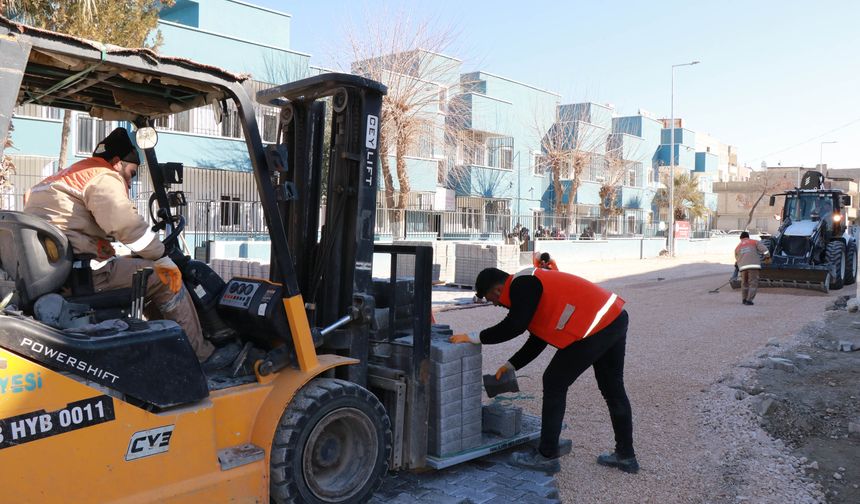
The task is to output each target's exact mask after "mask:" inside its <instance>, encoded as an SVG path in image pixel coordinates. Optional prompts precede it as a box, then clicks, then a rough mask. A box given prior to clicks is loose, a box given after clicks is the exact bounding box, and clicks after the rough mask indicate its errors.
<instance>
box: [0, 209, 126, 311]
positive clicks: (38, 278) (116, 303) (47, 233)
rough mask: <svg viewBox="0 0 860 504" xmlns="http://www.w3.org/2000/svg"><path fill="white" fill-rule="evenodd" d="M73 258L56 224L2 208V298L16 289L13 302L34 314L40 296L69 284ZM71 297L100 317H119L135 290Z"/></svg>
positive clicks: (83, 294)
mask: <svg viewBox="0 0 860 504" xmlns="http://www.w3.org/2000/svg"><path fill="white" fill-rule="evenodd" d="M73 261H74V259H73V256H72V248H71V246H70V245H69V240H68V238H66V235H65V234H63V232H62V231H60V230H59V229H57V227H56V226H54V225H53V224H50V223H49V222H47V221H45V220H44V219H41V218H39V217H36V216H35V215H29V214H26V213H23V212H13V211H0V299H3V298H5V297H6V296H7V295H8V294H9V293H10V292H12V293H13V296H12V302H13V303H15V304H16V305H17V306H18V308H20V309H21V310H23V311H24V312H26V313H32V309H33V305H34V304H35V302H36V300H37V299H39V297H41V296H43V295H45V294H50V293H52V292H57V291H59V290H60V289H61V288H62V287H63V285H65V284H66V282H67V280H68V279H69V276H70V274H71V273H72V263H73ZM68 298H69V300H70V301H73V302H75V303H83V304H87V305H90V307H91V308H93V309H94V310H96V318H97V319H100V320H104V319H106V318H118V317H116V316H121V315H120V314H121V313H122V310H123V309H125V310H127V309H128V307H129V306H130V305H131V289H118V290H113V291H105V292H99V293H92V292H89V293H77V292H73V293H72V295H71V296H68ZM100 311H103V312H102V313H99V312H100ZM112 315H116V316H115V317H111V316H112Z"/></svg>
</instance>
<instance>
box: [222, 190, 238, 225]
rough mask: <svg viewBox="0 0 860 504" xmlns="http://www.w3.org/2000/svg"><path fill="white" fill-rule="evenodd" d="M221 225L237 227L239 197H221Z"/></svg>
mask: <svg viewBox="0 0 860 504" xmlns="http://www.w3.org/2000/svg"><path fill="white" fill-rule="evenodd" d="M221 225H222V226H238V225H239V197H238V196H227V195H222V196H221Z"/></svg>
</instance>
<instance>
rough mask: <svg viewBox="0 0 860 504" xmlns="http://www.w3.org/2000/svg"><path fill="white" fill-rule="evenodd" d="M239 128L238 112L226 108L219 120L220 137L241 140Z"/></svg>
mask: <svg viewBox="0 0 860 504" xmlns="http://www.w3.org/2000/svg"><path fill="white" fill-rule="evenodd" d="M240 130H241V127H240V125H239V111H238V110H236V109H234V108H232V107H231V108H228V109H227V113H226V114H224V117H223V118H222V119H221V136H223V137H228V138H241V137H242V136H241V131H240Z"/></svg>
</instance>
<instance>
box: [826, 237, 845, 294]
mask: <svg viewBox="0 0 860 504" xmlns="http://www.w3.org/2000/svg"><path fill="white" fill-rule="evenodd" d="M845 262H846V261H845V244H844V243H842V242H841V241H839V240H834V241H832V242H830V243H828V244H827V264H828V265H829V266H830V290H839V289H841V288H842V285H843V281H844V278H845V270H846V267H845Z"/></svg>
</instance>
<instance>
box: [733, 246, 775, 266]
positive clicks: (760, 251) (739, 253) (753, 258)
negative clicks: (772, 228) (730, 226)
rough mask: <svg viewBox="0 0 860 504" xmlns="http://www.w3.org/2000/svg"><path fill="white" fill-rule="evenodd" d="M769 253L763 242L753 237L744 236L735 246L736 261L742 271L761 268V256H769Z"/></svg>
mask: <svg viewBox="0 0 860 504" xmlns="http://www.w3.org/2000/svg"><path fill="white" fill-rule="evenodd" d="M769 254H770V252H769V251H768V250H767V247H765V246H764V244H763V243H762V242H760V241H758V240H753V239H752V238H744V239H742V240H741V242H740V243H739V244H738V246H737V247H735V262H736V263H737V265H738V270H740V271H746V270H750V269H761V258H762V257H767V256H768V255H769Z"/></svg>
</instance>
